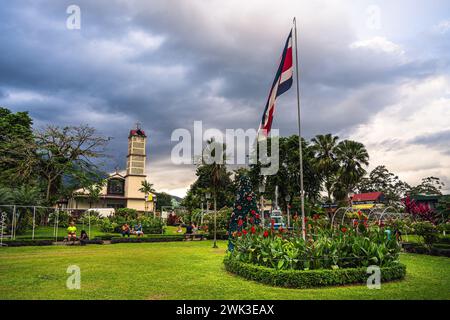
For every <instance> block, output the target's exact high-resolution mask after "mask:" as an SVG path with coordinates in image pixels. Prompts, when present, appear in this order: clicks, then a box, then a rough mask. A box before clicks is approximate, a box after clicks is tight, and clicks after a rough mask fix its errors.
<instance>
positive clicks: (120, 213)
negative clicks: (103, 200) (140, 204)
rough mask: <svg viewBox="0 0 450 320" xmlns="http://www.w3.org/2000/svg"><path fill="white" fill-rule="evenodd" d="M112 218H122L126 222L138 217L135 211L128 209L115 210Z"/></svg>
mask: <svg viewBox="0 0 450 320" xmlns="http://www.w3.org/2000/svg"><path fill="white" fill-rule="evenodd" d="M114 217H122V218H125V219H126V220H133V219H136V218H137V217H138V212H137V210H135V209H130V208H119V209H116V212H115V213H114Z"/></svg>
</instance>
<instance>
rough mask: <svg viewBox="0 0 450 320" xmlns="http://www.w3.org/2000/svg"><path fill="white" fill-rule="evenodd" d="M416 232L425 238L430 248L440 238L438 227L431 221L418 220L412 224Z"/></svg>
mask: <svg viewBox="0 0 450 320" xmlns="http://www.w3.org/2000/svg"><path fill="white" fill-rule="evenodd" d="M412 228H413V229H414V232H415V233H416V234H417V235H418V236H419V237H421V238H422V239H423V241H424V243H425V245H426V246H427V247H428V248H431V246H432V245H433V244H434V243H435V242H436V241H437V240H438V239H439V234H438V229H437V227H436V226H435V225H434V224H432V223H431V222H429V221H418V222H414V223H413V224H412Z"/></svg>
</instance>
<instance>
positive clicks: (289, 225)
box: [284, 195, 291, 228]
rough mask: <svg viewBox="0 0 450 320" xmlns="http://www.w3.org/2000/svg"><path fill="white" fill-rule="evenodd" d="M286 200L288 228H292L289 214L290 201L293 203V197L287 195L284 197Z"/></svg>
mask: <svg viewBox="0 0 450 320" xmlns="http://www.w3.org/2000/svg"><path fill="white" fill-rule="evenodd" d="M284 200H286V212H287V220H288V228H290V227H291V217H290V213H289V201H291V196H290V195H286V197H284Z"/></svg>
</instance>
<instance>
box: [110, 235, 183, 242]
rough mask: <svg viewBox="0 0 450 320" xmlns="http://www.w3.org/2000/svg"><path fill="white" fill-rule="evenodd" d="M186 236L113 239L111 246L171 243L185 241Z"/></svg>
mask: <svg viewBox="0 0 450 320" xmlns="http://www.w3.org/2000/svg"><path fill="white" fill-rule="evenodd" d="M183 240H184V236H159V237H156V236H155V237H148V238H128V237H125V238H112V239H111V244H114V243H140V242H171V241H183Z"/></svg>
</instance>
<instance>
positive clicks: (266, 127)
mask: <svg viewBox="0 0 450 320" xmlns="http://www.w3.org/2000/svg"><path fill="white" fill-rule="evenodd" d="M292 74H293V70H292V30H291V32H289V36H288V38H287V40H286V44H285V46H284V50H283V54H282V55H281V63H280V66H279V67H278V71H277V73H276V75H275V79H274V80H273V84H272V88H270V92H269V97H268V99H267V102H266V107H265V109H264V114H263V116H262V120H261V125H260V126H259V130H258V137H259V139H264V138H266V137H267V136H268V135H269V133H270V129H271V128H272V120H273V114H274V112H275V101H276V99H277V97H278V96H280V95H282V94H283V93H285V92H286V91H288V90H289V88H290V87H291V86H292V81H293V78H292Z"/></svg>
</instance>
